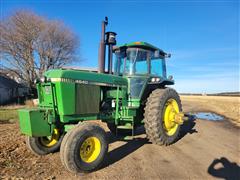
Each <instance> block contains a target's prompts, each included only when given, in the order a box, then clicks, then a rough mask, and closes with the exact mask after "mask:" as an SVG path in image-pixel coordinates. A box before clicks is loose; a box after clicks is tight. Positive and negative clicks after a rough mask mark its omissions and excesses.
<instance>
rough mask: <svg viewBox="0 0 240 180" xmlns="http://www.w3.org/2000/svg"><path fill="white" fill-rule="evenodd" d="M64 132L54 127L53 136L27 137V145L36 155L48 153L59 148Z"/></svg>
mask: <svg viewBox="0 0 240 180" xmlns="http://www.w3.org/2000/svg"><path fill="white" fill-rule="evenodd" d="M63 136H64V134H62V133H60V131H59V130H58V129H54V132H53V135H52V136H51V137H30V136H27V137H26V145H27V147H28V148H29V149H30V150H31V151H32V152H33V153H34V154H36V155H41V156H42V155H46V154H49V153H54V152H56V151H58V150H59V148H60V145H61V142H62V139H63Z"/></svg>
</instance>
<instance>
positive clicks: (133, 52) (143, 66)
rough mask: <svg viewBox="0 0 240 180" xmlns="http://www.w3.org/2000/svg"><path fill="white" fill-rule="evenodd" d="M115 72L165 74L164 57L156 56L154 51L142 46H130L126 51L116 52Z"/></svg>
mask: <svg viewBox="0 0 240 180" xmlns="http://www.w3.org/2000/svg"><path fill="white" fill-rule="evenodd" d="M115 54H116V59H115V68H114V72H115V74H119V75H135V74H137V75H144V74H153V75H156V76H163V75H164V73H163V71H164V67H163V66H164V65H165V63H164V62H163V61H164V59H162V58H160V57H155V56H154V52H153V51H151V50H145V49H140V48H128V49H127V50H126V51H121V52H120V51H118V52H115Z"/></svg>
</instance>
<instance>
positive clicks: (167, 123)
mask: <svg viewBox="0 0 240 180" xmlns="http://www.w3.org/2000/svg"><path fill="white" fill-rule="evenodd" d="M178 113H179V107H178V103H177V101H176V100H175V99H169V100H168V101H167V102H166V104H165V111H164V128H165V130H166V133H167V135H168V136H172V135H174V134H175V132H176V131H177V128H178V126H179V125H178V124H177V123H176V122H175V116H176V114H178Z"/></svg>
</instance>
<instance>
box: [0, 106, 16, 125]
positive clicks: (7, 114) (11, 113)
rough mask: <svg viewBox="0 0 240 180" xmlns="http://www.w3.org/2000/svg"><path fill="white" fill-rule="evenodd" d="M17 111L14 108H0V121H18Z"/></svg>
mask: <svg viewBox="0 0 240 180" xmlns="http://www.w3.org/2000/svg"><path fill="white" fill-rule="evenodd" d="M17 110H18V108H16V107H4V106H2V107H0V121H16V120H17V119H18V115H17ZM0 123H1V122H0Z"/></svg>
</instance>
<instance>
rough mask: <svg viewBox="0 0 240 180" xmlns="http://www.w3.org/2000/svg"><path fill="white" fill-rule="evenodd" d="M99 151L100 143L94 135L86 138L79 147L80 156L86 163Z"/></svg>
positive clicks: (94, 158) (95, 157) (93, 159)
mask: <svg viewBox="0 0 240 180" xmlns="http://www.w3.org/2000/svg"><path fill="white" fill-rule="evenodd" d="M100 151H101V143H100V141H99V139H98V138H96V137H89V138H87V139H86V140H85V141H84V142H83V143H82V145H81V147H80V157H81V159H82V160H83V161H84V162H86V163H91V162H93V161H95V160H96V159H97V158H98V156H99V154H100Z"/></svg>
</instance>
